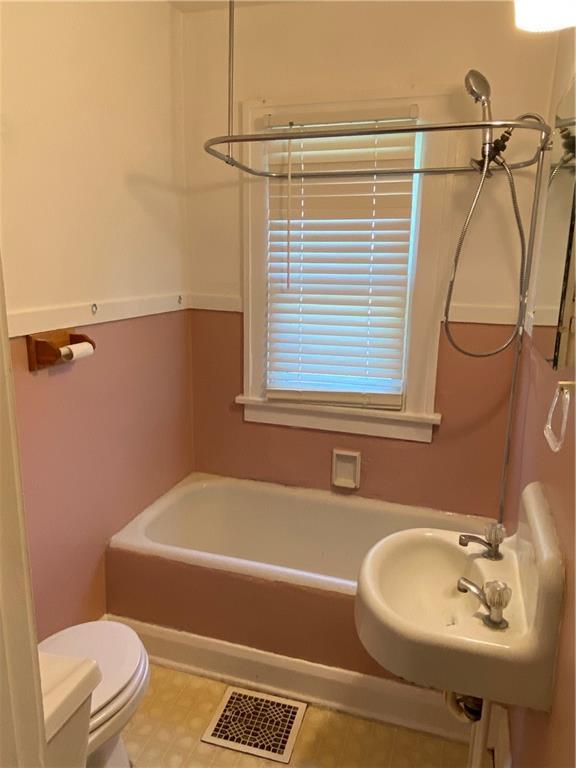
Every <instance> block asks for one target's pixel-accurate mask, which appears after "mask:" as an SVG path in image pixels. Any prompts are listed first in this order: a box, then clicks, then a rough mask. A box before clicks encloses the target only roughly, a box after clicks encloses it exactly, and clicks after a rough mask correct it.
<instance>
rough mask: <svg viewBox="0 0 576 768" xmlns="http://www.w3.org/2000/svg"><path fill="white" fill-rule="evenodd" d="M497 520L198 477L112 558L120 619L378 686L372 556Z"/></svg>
mask: <svg viewBox="0 0 576 768" xmlns="http://www.w3.org/2000/svg"><path fill="white" fill-rule="evenodd" d="M487 522H488V520H487V518H482V517H478V516H468V515H460V514H454V513H449V512H441V511H437V510H433V509H427V508H423V507H410V506H404V505H401V504H392V503H388V502H382V501H376V500H371V499H363V498H360V497H358V496H350V495H344V494H340V493H330V492H327V491H315V490H307V489H306V490H305V489H301V488H288V487H285V486H281V485H274V484H271V483H262V482H253V481H248V480H236V479H232V478H225V477H217V476H214V475H205V474H198V473H194V474H192V475H190V476H189V477H187V478H186V479H185V480H183V481H182V482H181V483H179V484H178V485H177V486H175V487H174V488H173V489H171V490H170V491H169V492H168V493H166V494H165V495H164V496H162V497H161V498H160V499H158V500H157V501H156V502H154V503H153V504H152V505H151V506H149V507H148V508H147V509H145V510H144V511H143V512H142V513H141V514H139V515H138V516H137V517H136V518H135V519H134V520H132V522H130V523H129V524H128V525H127V526H125V527H124V528H123V529H122V530H121V531H119V532H118V533H117V534H116V535H115V536H114V537H113V538H112V540H111V541H110V545H109V547H108V550H107V566H106V573H107V594H108V610H109V612H111V613H113V614H115V615H118V616H125V617H128V618H132V619H137V620H140V621H146V622H151V623H153V624H159V625H162V626H168V627H172V628H176V629H181V630H184V631H189V632H193V633H195V634H200V635H204V636H208V637H215V638H218V639H221V640H227V641H230V642H235V643H240V644H242V645H248V646H251V647H255V648H260V649H262V650H267V651H272V652H275V653H281V654H283V655H287V656H293V657H297V658H304V659H307V660H309V661H315V662H320V663H323V664H328V665H330V666H338V667H343V668H346V669H352V670H356V671H360V672H364V673H369V674H382V670H380V668H379V667H378V666H377V665H376V664H375V662H373V660H372V659H370V657H368V655H367V654H366V653H365V651H364V649H363V648H362V646H361V645H360V643H359V641H358V638H357V636H356V631H355V627H354V617H353V608H354V595H355V592H356V578H357V574H358V572H359V570H360V565H361V562H362V559H363V557H364V555H365V554H366V552H367V551H368V550H369V549H370V548H371V547H372V545H373V544H375V543H376V542H377V541H379V540H380V539H381V538H383V537H384V536H388V535H390V534H391V533H394V532H395V531H400V530H405V529H407V528H422V527H426V528H446V529H450V530H455V531H467V532H471V533H481V532H482V531H483V529H484V526H485V525H486V524H487Z"/></svg>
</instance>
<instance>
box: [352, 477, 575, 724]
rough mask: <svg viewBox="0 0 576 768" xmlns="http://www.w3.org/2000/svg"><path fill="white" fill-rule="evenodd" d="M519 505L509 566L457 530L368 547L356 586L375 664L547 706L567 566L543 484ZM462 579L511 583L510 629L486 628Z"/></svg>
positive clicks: (419, 533) (451, 686) (507, 552)
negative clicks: (461, 538)
mask: <svg viewBox="0 0 576 768" xmlns="http://www.w3.org/2000/svg"><path fill="white" fill-rule="evenodd" d="M521 507H522V509H521V518H520V524H519V526H518V531H517V533H516V534H515V535H514V536H511V537H510V538H508V539H506V540H505V542H504V543H503V544H502V546H501V552H502V554H503V556H504V557H503V559H502V560H497V561H494V560H489V559H487V558H485V557H482V553H483V551H484V549H483V548H482V547H481V546H480V545H477V544H470V545H469V546H468V547H467V548H464V547H461V546H459V544H458V535H459V534H458V533H454V532H453V531H445V530H437V529H432V528H416V529H411V530H406V531H401V532H399V533H394V534H392V535H391V536H388V537H386V538H385V539H382V540H381V541H380V542H378V544H376V545H375V546H374V547H373V548H372V549H371V550H370V552H369V553H368V554H367V555H366V557H365V559H364V562H363V564H362V569H361V571H360V577H359V580H358V594H357V598H356V626H357V629H358V634H359V636H360V639H361V641H362V643H363V645H364V646H365V648H366V650H367V651H368V652H369V653H370V654H371V655H372V656H373V657H374V658H375V659H376V661H378V662H379V663H380V664H381V665H382V666H383V667H385V668H386V669H387V670H389V671H390V672H393V673H394V674H396V675H398V676H400V677H403V678H405V679H407V680H409V681H411V682H414V683H418V684H420V685H425V686H431V687H434V688H439V689H446V690H454V691H457V692H458V693H466V694H469V695H473V696H479V697H482V698H487V699H490V700H493V701H499V702H502V703H506V704H521V705H522V706H529V707H533V708H535V709H547V708H548V707H549V706H550V703H551V695H552V688H553V671H554V658H555V652H556V640H557V635H558V628H559V622H560V611H561V602H562V592H563V582H564V577H563V567H562V561H561V556H560V551H559V549H558V544H557V540H556V534H555V530H554V525H553V520H552V516H551V513H550V510H549V507H548V505H547V503H546V499H545V497H544V494H543V492H542V489H541V487H540V485H539V484H538V483H533V484H532V485H530V486H528V487H527V488H526V489H525V490H524V492H523V494H522V504H521ZM462 533H464V531H462ZM461 576H465V577H466V578H468V579H470V580H471V581H474V582H475V583H476V584H478V585H479V586H482V585H483V584H484V582H486V581H490V580H492V579H499V580H501V581H505V582H506V583H507V584H508V586H509V587H510V588H511V589H512V598H511V600H510V604H509V605H508V606H507V607H506V609H505V610H504V616H505V618H506V619H507V620H508V622H509V626H508V628H506V629H494V628H491V627H489V626H487V625H486V624H485V623H484V622H483V620H482V618H483V616H484V615H485V614H486V609H485V608H484V607H483V606H482V605H481V604H480V602H479V601H478V599H477V598H476V597H474V596H473V595H472V594H470V593H461V592H459V591H458V590H457V588H456V584H457V582H458V579H459V578H460V577H461Z"/></svg>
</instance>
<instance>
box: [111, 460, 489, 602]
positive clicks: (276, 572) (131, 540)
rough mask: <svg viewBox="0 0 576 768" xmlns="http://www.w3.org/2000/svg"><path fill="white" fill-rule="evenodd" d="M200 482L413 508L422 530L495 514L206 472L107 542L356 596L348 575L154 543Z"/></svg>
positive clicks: (478, 528)
mask: <svg viewBox="0 0 576 768" xmlns="http://www.w3.org/2000/svg"><path fill="white" fill-rule="evenodd" d="M198 485H200V486H202V487H206V486H209V485H210V486H216V487H218V486H219V487H226V486H234V485H241V486H242V487H249V488H252V489H267V490H269V491H272V492H276V493H278V492H279V491H280V492H282V493H283V494H287V495H289V496H292V497H295V498H302V499H304V498H307V499H309V500H311V499H312V500H316V501H319V502H320V503H322V502H324V503H326V502H328V503H329V502H330V501H337V502H338V503H339V504H344V506H345V507H350V508H355V509H358V508H365V509H370V510H372V511H375V510H377V509H378V508H379V507H380V508H382V507H385V509H386V511H388V512H392V513H397V514H400V515H401V514H402V513H404V514H405V513H406V510H410V511H411V513H413V514H414V513H417V514H421V515H422V516H423V520H422V522H421V524H420V525H419V526H418V527H422V528H424V527H434V526H427V525H426V522H427V520H431V519H435V520H437V521H439V520H440V519H441V518H444V519H445V520H446V521H450V522H451V523H452V525H448V526H447V529H449V530H455V531H456V530H458V531H459V530H462V532H467V533H483V530H484V526H485V525H486V524H487V523H489V522H491V521H492V518H486V517H481V516H479V515H473V514H471V515H464V514H462V513H460V512H446V511H443V510H437V509H432V508H430V507H419V506H414V505H408V504H399V503H397V502H388V501H382V500H379V499H371V498H366V497H363V496H357V495H344V494H342V493H336V492H334V491H326V490H319V489H313V488H302V487H295V486H288V485H281V484H280V483H269V482H264V481H261V480H244V479H240V478H234V477H226V476H223V475H213V474H208V473H204V472H191V473H190V474H189V475H187V476H186V477H185V478H183V479H182V480H181V481H180V482H179V483H177V484H176V485H175V486H173V487H172V488H171V489H170V490H169V491H167V492H166V493H165V494H163V495H162V496H160V497H159V498H158V499H156V500H155V501H153V502H152V503H151V504H150V505H148V506H147V507H146V508H145V509H144V510H142V511H141V512H140V513H139V514H138V515H137V516H136V517H134V518H133V519H132V520H131V521H130V522H129V523H127V525H125V526H124V527H123V528H122V529H121V530H120V531H118V532H117V533H116V534H114V536H113V537H112V538H111V540H110V542H109V544H108V546H109V547H110V548H112V549H123V550H126V551H129V552H138V553H140V554H143V555H151V556H154V557H164V558H168V559H170V560H173V561H176V562H181V563H186V564H190V565H197V566H201V567H205V568H211V569H215V570H222V571H232V572H234V573H239V574H242V575H244V576H252V577H254V578H262V579H267V580H270V581H278V582H283V583H286V582H287V583H289V584H294V585H298V586H301V587H304V588H306V587H308V588H314V589H322V590H327V591H330V592H338V593H340V594H346V595H355V594H356V588H357V581H356V579H354V580H352V579H343V578H340V577H338V576H331V575H329V574H323V573H317V572H310V571H302V570H299V569H297V568H290V567H289V566H281V565H274V564H273V563H266V562H263V561H259V560H247V559H244V558H239V557H233V556H231V555H223V554H218V553H214V552H204V551H203V550H198V549H190V548H187V547H179V546H177V545H175V544H164V543H160V542H155V541H153V540H152V539H150V538H149V537H148V536H147V534H146V529H147V527H148V526H149V525H150V523H151V522H152V521H153V520H155V519H156V518H157V517H158V516H159V515H160V514H161V513H162V512H163V511H164V510H166V509H168V508H169V506H170V505H171V504H172V503H174V502H177V501H179V500H180V499H181V498H182V497H183V496H185V495H186V493H187V492H189V491H190V490H191V489H192V488H193V487H194V486H198ZM458 521H462V522H464V523H465V525H456V523H457V522H458Z"/></svg>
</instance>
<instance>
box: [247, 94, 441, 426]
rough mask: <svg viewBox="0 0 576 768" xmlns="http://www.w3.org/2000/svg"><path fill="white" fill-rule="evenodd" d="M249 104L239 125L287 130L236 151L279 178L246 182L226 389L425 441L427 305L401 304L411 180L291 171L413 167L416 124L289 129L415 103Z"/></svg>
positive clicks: (412, 270)
mask: <svg viewBox="0 0 576 768" xmlns="http://www.w3.org/2000/svg"><path fill="white" fill-rule="evenodd" d="M248 115H249V122H250V129H252V130H259V131H261V130H269V131H270V133H271V134H273V133H274V132H275V131H279V130H282V131H286V130H291V131H292V132H293V134H294V138H293V139H291V140H290V141H284V142H280V141H275V142H274V141H271V142H269V143H267V144H266V145H265V144H259V145H251V147H250V148H249V151H250V152H251V153H252V152H254V153H257V154H258V157H251V158H250V162H251V163H254V165H256V166H260V167H262V166H263V165H267V166H268V167H269V168H270V169H271V170H282V171H284V172H285V173H288V174H289V179H288V180H267V181H261V180H257V181H254V180H253V179H250V180H248V181H247V182H246V185H245V188H246V193H247V194H246V198H245V201H246V212H247V228H246V229H247V243H246V250H247V262H246V271H245V277H246V297H245V303H246V311H245V328H246V334H245V339H246V344H245V392H244V393H243V394H242V395H240V396H239V397H238V398H237V400H238V402H240V403H242V404H244V406H245V408H244V412H245V418H246V419H247V420H250V421H260V422H266V423H274V424H288V425H295V426H303V427H310V428H317V429H327V430H334V431H344V432H356V433H362V434H373V435H381V436H390V437H401V438H403V439H409V440H420V441H429V440H430V439H431V435H432V426H433V424H437V423H439V421H440V417H439V415H438V414H435V413H434V412H433V399H434V380H435V366H436V353H437V341H438V339H437V336H438V333H437V327H435V329H434V331H432V332H430V328H431V326H430V321H431V316H430V313H429V312H423V311H422V305H420V316H419V317H416V314H415V313H414V311H413V307H412V305H413V298H414V288H415V277H416V266H417V250H418V239H419V211H420V196H421V187H422V182H421V177H420V176H419V175H417V174H415V175H407V176H388V177H378V176H376V175H372V174H369V175H366V176H354V177H349V178H344V179H342V178H340V179H334V178H317V179H304V180H301V179H298V178H297V177H296V174H297V173H299V172H300V171H317V172H318V171H320V172H322V171H329V170H334V169H336V168H338V169H342V168H346V169H355V170H362V171H379V170H381V169H385V168H387V167H388V168H390V167H394V168H402V167H406V168H408V167H413V166H415V165H416V166H417V165H419V164H420V163H421V162H422V157H421V156H422V154H423V145H422V139H421V135H419V134H413V133H402V134H387V135H374V134H367V135H366V136H361V137H334V138H318V139H305V140H302V139H299V138H298V133H299V132H300V131H302V130H304V129H306V130H314V128H319V129H322V128H328V127H332V126H334V127H339V128H340V127H344V128H348V127H350V128H353V127H361V128H364V127H365V128H371V127H373V126H381V125H392V126H393V125H403V126H405V125H409V124H415V123H416V120H417V118H416V115H417V110H416V108H415V107H414V106H413V105H411V104H409V103H406V101H405V100H404V101H403V102H401V101H400V100H398V102H397V105H395V104H386V105H385V106H383V105H382V103H372V104H369V105H368V104H365V105H362V107H361V108H359V107H355V106H353V107H351V108H350V109H348V108H346V107H344V108H342V107H341V106H338V105H329V106H328V107H327V109H326V110H322V109H319V108H318V107H317V106H316V107H314V108H312V107H308V108H306V107H302V106H300V107H278V108H275V109H274V110H273V111H270V110H269V109H267V108H262V107H260V108H255V109H251V110H249V112H248ZM428 160H429V159H428ZM433 207H434V206H433V205H432V206H431V208H433ZM435 224H436V226H437V224H438V221H436V222H435ZM430 266H431V267H432V272H430V267H429V274H428V277H430V276H431V275H432V274H434V271H433V270H434V267H435V264H434V263H433V259H432V260H431V262H430ZM426 277H427V276H426V270H425V269H424V270H423V271H422V275H421V278H422V279H423V280H425V279H426ZM427 309H430V307H428V308H427Z"/></svg>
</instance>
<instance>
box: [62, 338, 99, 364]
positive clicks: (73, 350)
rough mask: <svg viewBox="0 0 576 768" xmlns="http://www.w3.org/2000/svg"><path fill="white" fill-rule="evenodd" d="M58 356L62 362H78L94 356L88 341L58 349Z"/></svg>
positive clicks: (92, 348)
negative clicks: (60, 356) (59, 355)
mask: <svg viewBox="0 0 576 768" xmlns="http://www.w3.org/2000/svg"><path fill="white" fill-rule="evenodd" d="M60 354H61V355H62V359H63V360H80V358H82V357H88V356H89V355H92V354H94V347H93V346H92V344H90V342H89V341H81V342H79V343H78V344H69V345H68V346H67V347H60Z"/></svg>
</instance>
